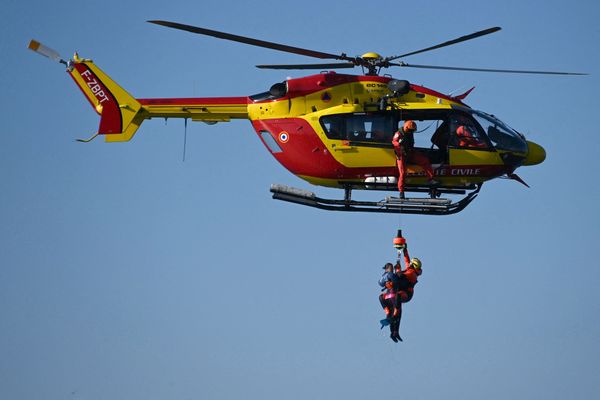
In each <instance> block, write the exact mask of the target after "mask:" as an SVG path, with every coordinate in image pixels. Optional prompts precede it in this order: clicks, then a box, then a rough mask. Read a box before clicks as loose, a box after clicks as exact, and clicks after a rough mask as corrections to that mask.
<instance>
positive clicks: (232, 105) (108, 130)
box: [67, 56, 250, 142]
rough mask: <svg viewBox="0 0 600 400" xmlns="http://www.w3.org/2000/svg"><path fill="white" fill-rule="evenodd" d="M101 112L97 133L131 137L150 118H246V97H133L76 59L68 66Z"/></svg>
mask: <svg viewBox="0 0 600 400" xmlns="http://www.w3.org/2000/svg"><path fill="white" fill-rule="evenodd" d="M67 71H68V72H69V74H70V75H71V77H72V78H73V80H74V81H75V83H76V84H77V86H78V87H79V88H80V89H81V91H82V92H83V94H84V95H85V97H86V98H87V99H88V101H89V102H90V104H91V105H92V107H93V108H94V109H95V110H96V112H97V113H98V114H99V115H100V126H99V128H98V132H97V134H99V135H104V138H105V141H106V142H126V141H129V140H131V138H132V137H133V135H134V134H135V132H136V131H137V129H138V128H139V127H140V125H141V123H142V122H143V121H144V120H145V119H151V118H189V119H191V120H192V121H204V122H208V123H214V122H227V121H230V120H231V119H247V118H248V103H249V101H250V100H249V98H248V97H217V98H179V99H178V98H175V99H136V98H134V97H133V96H131V95H130V94H129V93H127V91H125V90H124V89H123V88H122V87H121V86H119V85H118V84H117V83H116V82H115V81H113V80H112V79H111V78H110V77H109V76H108V75H106V74H105V73H104V72H103V71H102V70H101V69H100V68H98V67H97V66H96V65H95V64H94V63H93V62H92V61H91V60H85V59H80V58H78V57H77V56H75V59H74V60H72V61H71V62H70V63H69V67H68V69H67Z"/></svg>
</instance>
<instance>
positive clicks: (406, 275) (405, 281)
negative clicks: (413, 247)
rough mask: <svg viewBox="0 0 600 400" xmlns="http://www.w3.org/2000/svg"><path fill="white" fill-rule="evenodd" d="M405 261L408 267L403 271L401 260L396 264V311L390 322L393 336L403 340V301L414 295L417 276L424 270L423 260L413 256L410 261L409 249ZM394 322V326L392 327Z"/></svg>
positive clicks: (406, 301) (407, 300)
mask: <svg viewBox="0 0 600 400" xmlns="http://www.w3.org/2000/svg"><path fill="white" fill-rule="evenodd" d="M404 262H405V264H406V269H405V270H404V271H402V266H401V265H400V261H398V262H397V263H396V265H395V266H394V275H395V276H396V277H397V278H396V282H397V284H396V285H395V287H394V289H395V290H396V296H395V298H394V300H395V303H394V313H393V323H390V332H391V336H390V337H391V338H392V340H394V338H395V340H394V342H396V341H398V340H399V341H402V338H401V337H400V333H399V331H400V320H401V319H402V303H408V302H409V301H410V300H411V299H412V298H413V295H414V292H415V285H416V284H417V282H418V280H417V277H418V276H419V275H421V273H422V272H423V271H422V270H421V260H419V259H418V258H416V257H415V258H412V259H411V260H410V261H408V250H406V249H405V252H404ZM392 324H393V327H392Z"/></svg>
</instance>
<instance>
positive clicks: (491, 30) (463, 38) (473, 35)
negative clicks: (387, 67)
mask: <svg viewBox="0 0 600 400" xmlns="http://www.w3.org/2000/svg"><path fill="white" fill-rule="evenodd" d="M500 29H502V28H500V27H499V26H496V27H493V28H488V29H484V30H482V31H479V32H475V33H471V34H470V35H465V36H461V37H459V38H456V39H453V40H449V41H447V42H444V43H440V44H437V45H435V46H431V47H427V48H425V49H421V50H417V51H411V52H410V53H406V54H401V55H399V56H393V57H389V58H386V60H387V61H392V60H397V59H398V58H402V57H408V56H412V55H413V54H419V53H424V52H426V51H429V50H435V49H439V48H441V47H446V46H450V45H452V44H456V43H460V42H464V41H466V40H471V39H475V38H478V37H480V36H484V35H489V34H490V33H494V32H497V31H499V30H500Z"/></svg>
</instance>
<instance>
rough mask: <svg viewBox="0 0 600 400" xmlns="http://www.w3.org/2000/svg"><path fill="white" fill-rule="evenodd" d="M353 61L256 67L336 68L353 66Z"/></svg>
mask: <svg viewBox="0 0 600 400" xmlns="http://www.w3.org/2000/svg"><path fill="white" fill-rule="evenodd" d="M355 66H356V65H354V63H351V62H348V63H328V64H272V65H257V66H256V68H261V69H320V70H326V69H337V68H354V67H355Z"/></svg>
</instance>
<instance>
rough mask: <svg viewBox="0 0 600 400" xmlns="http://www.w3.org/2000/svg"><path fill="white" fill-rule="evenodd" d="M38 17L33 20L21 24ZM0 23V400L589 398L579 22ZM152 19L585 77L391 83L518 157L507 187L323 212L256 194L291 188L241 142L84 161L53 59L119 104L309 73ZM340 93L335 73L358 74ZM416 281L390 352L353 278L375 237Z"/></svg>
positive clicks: (198, 18) (262, 86) (376, 11)
mask: <svg viewBox="0 0 600 400" xmlns="http://www.w3.org/2000/svg"><path fill="white" fill-rule="evenodd" d="M38 3H39V4H38ZM3 16H4V18H3V20H4V23H3V25H2V26H1V27H0V50H1V51H2V54H3V57H2V59H1V60H0V87H1V88H2V96H1V97H0V105H1V108H2V110H3V111H4V112H3V116H4V118H3V121H4V124H3V129H2V145H0V178H1V179H0V182H1V185H2V186H1V193H2V195H1V196H0V222H1V223H0V316H1V318H0V397H1V398H7V399H8V398H10V399H14V400H18V399H32V398H44V399H49V400H53V399H108V398H110V399H145V400H152V399H201V398H202V399H232V398H240V397H242V398H264V399H274V398H285V399H304V398H313V399H332V398H345V399H364V398H374V397H381V396H390V395H392V396H397V397H406V398H414V399H437V398H442V397H443V398H462V399H480V398H488V399H504V398H514V399H532V398H544V399H561V398H565V397H567V396H568V397H569V398H573V399H589V398H591V397H592V396H594V395H596V394H597V393H598V392H599V391H600V383H598V379H597V377H598V376H599V374H600V366H599V361H598V360H600V318H599V315H600V295H599V294H598V293H599V292H598V287H599V286H600V272H599V268H598V267H599V265H598V261H597V260H598V258H597V251H596V250H597V246H598V244H597V241H598V238H599V237H600V229H599V227H600V218H599V211H598V200H600V199H599V192H598V190H599V189H598V185H597V184H596V180H597V173H598V172H599V170H598V165H597V159H598V153H599V151H600V146H599V145H598V141H597V140H596V137H597V134H598V127H597V123H596V120H595V118H596V116H595V115H594V113H595V112H596V111H594V110H595V109H596V107H595V104H596V102H597V96H598V93H597V92H598V89H600V85H599V81H598V79H599V77H600V70H599V68H598V65H599V56H598V43H599V42H600V28H599V27H598V24H597V21H598V18H599V17H600V6H598V4H597V2H593V1H580V2H571V3H565V2H558V1H545V2H529V3H528V4H521V2H518V1H497V2H496V1H494V2H477V1H456V2H427V6H423V5H420V4H419V3H417V2H394V1H380V2H376V3H366V2H329V3H328V4H323V3H322V2H314V1H307V2H301V3H298V2H285V1H283V2H282V1H277V2H275V1H268V2H250V3H244V4H238V3H237V2H230V1H219V2H216V1H207V2H202V3H199V2H179V1H174V2H170V3H168V4H167V3H165V2H159V1H147V2H144V5H143V6H142V5H134V4H131V5H130V4H124V3H123V2H116V1H106V2H103V3H102V4H99V3H78V4H74V3H72V2H65V1H60V0H59V1H57V2H54V3H52V4H51V3H47V2H29V3H27V4H23V3H21V2H17V1H13V0H8V1H7V2H5V5H4V6H3ZM149 19H166V20H173V21H178V22H182V23H188V24H193V25H198V26H203V27H207V28H212V29H216V30H222V31H226V32H231V33H236V34H240V35H247V36H252V37H256V38H259V39H264V40H269V41H275V42H280V43H286V44H290V45H293V46H299V47H305V48H311V49H315V50H320V51H324V52H332V53H339V52H346V53H347V54H349V55H355V54H362V53H364V52H367V51H376V52H378V53H381V54H384V55H393V54H401V53H404V52H408V51H411V50H415V49H420V48H423V47H427V46H430V45H433V44H436V43H439V42H441V41H445V40H448V39H452V38H454V37H458V36H460V35H463V34H467V33H471V32H474V31H477V30H480V29H484V28H488V27H491V26H501V27H502V28H503V30H502V31H500V32H498V33H494V34H493V35H490V36H488V37H484V38H480V39H477V40H473V41H471V42H468V43H463V44H459V45H456V46H452V47H448V48H445V49H439V50H437V51H432V52H429V53H425V54H422V55H417V56H414V57H410V58H409V59H407V60H406V61H407V62H413V63H415V64H442V65H458V66H462V65H464V66H472V67H483V68H485V67H492V68H513V69H540V70H565V71H582V72H588V73H591V75H590V76H585V77H552V76H527V75H508V74H505V75H502V74H483V73H467V72H449V71H426V70H410V69H408V68H405V69H398V70H394V71H391V73H393V74H394V76H395V77H397V78H402V79H408V80H410V81H411V82H414V83H418V84H423V85H425V86H428V87H432V88H434V89H436V90H439V91H441V92H452V91H457V90H460V89H467V88H469V87H471V86H473V85H475V86H476V89H475V90H474V91H473V93H471V94H470V95H469V97H468V98H467V103H468V104H470V105H471V106H472V107H474V108H476V109H481V110H484V111H487V112H490V113H493V114H495V115H497V116H499V117H500V118H501V119H503V120H505V121H506V122H507V123H508V124H510V125H511V126H513V127H515V128H516V129H518V130H520V131H522V132H524V133H525V134H526V135H527V136H528V138H529V139H531V140H533V141H535V142H538V143H540V144H542V145H543V146H544V147H545V148H546V151H547V153H548V158H547V160H546V162H545V163H544V164H542V165H540V166H536V167H530V168H522V169H521V170H519V174H520V176H521V177H522V178H523V179H524V180H525V181H527V182H528V183H529V184H530V185H531V188H530V189H527V188H525V187H523V186H521V185H519V184H517V183H516V182H512V181H507V180H497V181H494V182H491V183H489V184H486V185H485V186H484V188H483V190H482V192H481V194H480V195H479V197H478V198H477V200H476V201H475V202H474V203H473V204H472V205H470V206H469V207H468V208H467V209H466V210H465V211H464V212H462V213H460V214H458V215H455V216H449V217H424V216H401V217H398V216H386V215H367V214H351V215H348V214H343V213H328V212H324V211H320V210H314V209H309V208H302V207H300V206H294V205H291V204H287V203H281V202H277V201H274V200H272V199H271V198H270V194H269V190H268V189H269V185H270V184H271V183H284V184H288V185H292V186H297V187H302V188H307V189H311V190H315V191H317V192H319V193H322V194H330V192H329V191H327V190H325V189H322V188H314V187H311V186H310V185H309V184H308V183H306V182H303V181H301V180H299V179H298V178H296V177H295V176H293V175H291V174H290V173H289V172H287V171H286V170H285V169H284V168H283V167H281V166H280V165H279V164H278V163H277V162H276V161H275V160H274V159H273V158H272V157H271V156H270V155H269V153H268V151H267V150H266V149H265V148H264V147H263V145H262V143H261V142H260V140H259V139H258V138H257V137H256V134H255V133H254V132H253V130H252V128H251V126H250V124H249V123H248V122H247V121H233V122H230V123H227V124H218V125H215V126H206V125H204V124H191V125H190V126H189V127H188V141H187V156H186V161H185V162H182V159H181V158H182V148H183V132H184V129H183V122H182V121H177V120H170V121H168V123H167V124H166V125H165V123H164V121H158V120H156V121H154V120H153V121H147V122H145V123H144V125H143V126H142V127H141V129H140V131H139V132H138V134H137V135H136V137H135V138H134V140H133V141H131V142H129V143H124V144H105V143H103V142H102V141H101V140H96V141H94V142H92V143H89V144H81V143H77V142H75V141H74V139H75V138H85V137H89V136H90V135H91V134H92V133H94V132H95V129H96V128H97V124H98V118H97V115H96V114H95V113H94V112H93V110H92V109H91V108H90V107H89V104H88V103H87V101H86V100H85V99H84V98H83V97H82V96H81V93H80V92H79V90H78V89H77V88H76V87H75V86H74V85H73V83H72V81H71V79H70V78H69V77H68V76H67V75H66V74H65V73H64V70H63V68H62V67H60V66H58V65H56V64H52V63H51V62H49V61H48V60H46V59H43V58H42V57H39V56H37V55H35V54H34V53H32V52H30V51H29V50H27V49H26V46H27V43H28V41H29V40H30V39H31V38H36V39H38V40H40V41H41V42H43V43H45V44H47V45H49V46H50V47H53V48H55V49H57V50H58V51H59V52H60V53H62V55H63V56H64V57H68V56H69V55H70V54H71V53H72V52H73V51H78V52H79V54H80V55H81V56H83V57H88V58H93V59H94V60H95V62H96V63H97V64H98V65H99V66H100V67H101V68H103V69H104V70H105V71H106V72H107V73H109V74H110V75H111V76H112V77H113V78H114V79H115V80H117V82H119V83H120V84H121V85H123V86H124V87H125V88H126V89H127V90H128V91H129V92H130V93H131V94H133V95H134V96H135V97H142V98H147V97H186V96H238V95H250V94H254V93H258V92H261V91H264V90H266V89H267V88H268V87H269V86H270V85H271V84H272V83H274V82H278V81H281V80H282V79H284V78H285V77H286V76H294V77H297V76H301V75H302V74H301V72H285V73H282V72H278V71H263V70H258V69H256V68H254V67H253V66H254V65H256V64H271V63H302V62H310V61H311V60H310V59H306V58H303V57H300V56H295V55H288V54H285V53H280V52H275V51H269V50H267V49H259V48H255V47H250V46H243V45H241V44H236V43H228V42H225V41H222V40H218V39H214V38H208V37H201V36H196V35H192V34H188V33H185V32H178V31H174V30H168V29H166V28H162V27H158V26H153V25H151V24H148V23H146V22H145V21H146V20H149ZM357 72H358V71H357ZM399 224H400V225H401V227H402V228H403V229H404V231H405V234H406V236H407V238H408V240H409V244H410V250H411V255H413V256H418V257H419V258H421V260H422V261H423V264H424V274H423V275H422V277H421V279H420V282H419V285H418V287H417V291H416V295H415V298H414V300H413V301H412V302H411V303H410V304H409V305H408V306H406V308H405V315H404V318H403V326H402V336H403V337H404V338H405V342H404V343H401V344H394V343H393V342H391V341H390V340H389V338H388V337H387V334H386V333H385V332H383V331H380V330H379V326H378V323H377V321H378V319H379V318H380V317H381V310H380V308H379V305H378V302H377V295H378V292H379V290H378V287H377V280H378V278H379V275H380V273H381V266H382V265H383V264H384V263H385V262H386V261H389V260H391V259H392V258H394V256H395V254H394V249H393V248H392V246H391V240H392V237H393V236H394V234H395V231H396V229H397V228H398V225H399Z"/></svg>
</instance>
